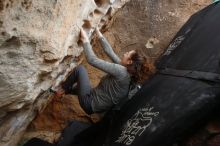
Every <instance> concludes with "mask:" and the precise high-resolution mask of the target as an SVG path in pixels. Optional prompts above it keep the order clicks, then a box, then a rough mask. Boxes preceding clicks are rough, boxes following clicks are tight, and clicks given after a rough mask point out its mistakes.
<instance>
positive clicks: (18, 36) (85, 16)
mask: <svg viewBox="0 0 220 146" xmlns="http://www.w3.org/2000/svg"><path fill="white" fill-rule="evenodd" d="M126 2H127V0H117V1H115V0H95V1H93V0H80V1H73V0H65V1H60V0H51V1H44V0H38V1H34V0H17V1H15V0H0V92H1V94H0V131H1V132H0V145H3V146H14V145H16V143H17V142H18V140H19V139H20V137H21V136H22V133H23V131H24V130H25V129H26V127H27V126H28V124H29V123H30V121H32V119H33V118H34V117H35V115H36V113H37V112H38V111H40V110H41V109H42V108H43V107H45V105H46V103H47V102H49V101H50V100H49V99H51V98H49V96H48V95H49V93H48V92H46V91H47V89H48V88H50V87H51V84H52V82H53V88H55V87H56V86H57V85H58V84H59V82H60V81H62V80H63V79H65V77H66V75H67V74H68V72H69V71H70V70H71V69H72V68H73V67H74V66H75V65H76V64H77V62H76V61H74V58H75V57H76V56H78V55H79V54H80V53H81V51H82V48H81V47H79V46H78V44H77V40H78V34H79V28H80V27H83V28H85V29H87V30H88V29H90V28H92V27H96V26H99V27H101V26H102V25H103V24H104V23H105V22H106V21H107V20H108V18H109V17H111V15H112V14H113V13H114V12H115V11H116V10H117V9H118V8H120V7H121V6H122V5H123V4H124V3H126ZM88 33H90V35H91V33H92V31H90V32H88ZM39 94H40V96H39ZM41 97H45V98H44V99H47V100H45V101H44V100H43V99H42V98H41ZM37 98H39V100H38V99H37ZM42 101H44V102H42ZM36 103H38V104H36Z"/></svg>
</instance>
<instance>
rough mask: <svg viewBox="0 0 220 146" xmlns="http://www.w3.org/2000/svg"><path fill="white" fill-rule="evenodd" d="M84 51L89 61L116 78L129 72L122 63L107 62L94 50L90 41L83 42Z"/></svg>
mask: <svg viewBox="0 0 220 146" xmlns="http://www.w3.org/2000/svg"><path fill="white" fill-rule="evenodd" d="M83 48H84V52H85V55H86V59H87V61H88V63H89V64H90V65H92V66H94V67H96V68H98V69H100V70H102V71H104V72H106V73H109V74H111V75H113V76H115V77H116V78H121V77H124V76H125V75H126V73H127V71H126V68H125V67H123V66H122V65H119V64H115V63H110V62H106V61H104V60H102V59H99V58H98V57H97V56H96V55H95V53H94V52H93V50H92V47H91V45H90V43H88V42H85V43H83Z"/></svg>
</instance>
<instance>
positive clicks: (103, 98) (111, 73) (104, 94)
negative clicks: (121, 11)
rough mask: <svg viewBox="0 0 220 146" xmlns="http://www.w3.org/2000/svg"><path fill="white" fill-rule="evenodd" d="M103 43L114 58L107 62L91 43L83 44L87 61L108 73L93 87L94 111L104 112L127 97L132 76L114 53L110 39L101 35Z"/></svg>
mask: <svg viewBox="0 0 220 146" xmlns="http://www.w3.org/2000/svg"><path fill="white" fill-rule="evenodd" d="M99 40H100V42H101V45H102V47H103V49H104V51H105V52H106V54H107V55H108V56H109V57H110V58H111V59H112V61H113V63H112V62H107V61H104V60H102V59H99V58H98V57H97V56H96V55H95V53H94V52H93V50H92V47H91V45H90V43H88V42H86V43H84V44H83V48H84V52H85V55H86V58H87V61H88V63H89V64H90V65H92V66H94V67H96V68H98V69H100V70H102V71H104V72H106V73H107V75H105V76H104V77H102V79H101V81H100V83H99V85H98V86H97V87H95V88H93V89H92V91H91V93H90V94H91V96H92V98H93V100H92V105H91V106H92V109H93V112H104V111H107V110H109V109H111V107H112V106H114V105H115V104H117V103H119V102H121V100H124V99H126V96H127V94H128V90H129V84H130V80H131V77H130V75H129V73H128V72H127V69H126V67H124V66H123V65H120V61H121V60H120V58H119V57H118V56H117V55H116V54H115V53H114V51H113V49H112V47H111V46H110V44H109V43H108V41H107V40H106V39H105V38H104V37H101V38H100V39H99Z"/></svg>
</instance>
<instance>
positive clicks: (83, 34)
mask: <svg viewBox="0 0 220 146" xmlns="http://www.w3.org/2000/svg"><path fill="white" fill-rule="evenodd" d="M80 40H81V41H82V42H83V43H85V42H89V38H88V36H87V34H86V32H85V31H84V30H83V29H82V28H81V29H80Z"/></svg>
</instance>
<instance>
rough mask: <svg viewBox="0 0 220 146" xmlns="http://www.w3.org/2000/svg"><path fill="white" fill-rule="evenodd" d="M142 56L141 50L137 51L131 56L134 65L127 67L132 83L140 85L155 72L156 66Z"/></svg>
mask: <svg viewBox="0 0 220 146" xmlns="http://www.w3.org/2000/svg"><path fill="white" fill-rule="evenodd" d="M141 54H142V53H141V52H140V51H139V50H135V53H133V54H132V56H131V60H132V64H129V65H127V66H126V67H127V71H128V72H129V74H131V79H132V81H133V82H136V83H139V84H142V83H143V82H144V81H145V80H146V79H148V78H149V77H150V76H151V75H152V74H153V73H154V72H155V67H154V65H153V64H152V63H150V62H149V61H148V60H147V58H146V57H144V56H143V55H141Z"/></svg>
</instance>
